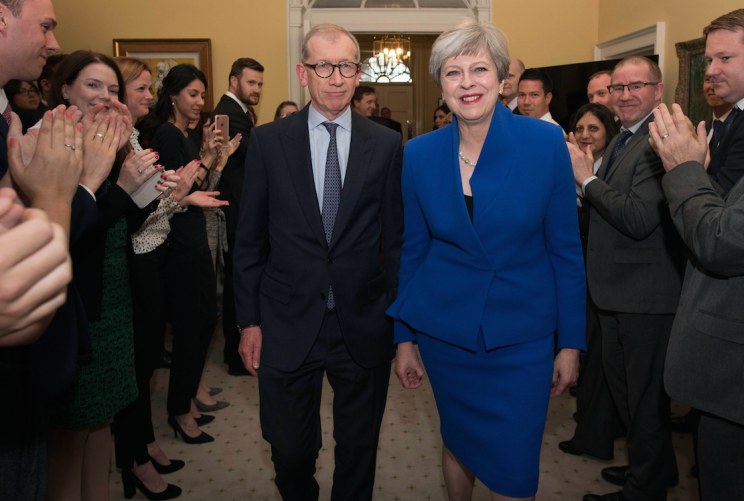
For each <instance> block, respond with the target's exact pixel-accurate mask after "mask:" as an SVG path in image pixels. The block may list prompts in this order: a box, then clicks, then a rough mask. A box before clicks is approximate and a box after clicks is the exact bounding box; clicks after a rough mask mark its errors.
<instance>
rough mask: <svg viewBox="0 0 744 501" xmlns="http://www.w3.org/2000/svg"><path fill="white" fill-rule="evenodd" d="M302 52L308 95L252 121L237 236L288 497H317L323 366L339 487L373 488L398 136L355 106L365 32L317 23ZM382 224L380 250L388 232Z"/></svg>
mask: <svg viewBox="0 0 744 501" xmlns="http://www.w3.org/2000/svg"><path fill="white" fill-rule="evenodd" d="M303 47H304V48H305V50H304V51H303V63H300V64H298V65H297V74H298V76H299V78H300V83H301V84H302V86H307V87H308V89H309V91H310V96H311V98H312V103H311V104H310V105H308V106H306V107H305V108H304V109H303V110H302V111H300V112H298V113H296V114H294V115H292V116H290V117H287V118H285V119H283V120H279V121H276V122H272V123H270V124H266V125H263V126H261V127H259V128H258V129H255V130H254V131H253V133H252V134H251V142H250V145H249V147H248V154H247V156H246V166H247V172H246V183H245V188H244V191H243V204H242V206H241V208H240V223H239V225H238V233H237V235H236V237H237V240H236V250H235V303H236V308H237V315H238V316H237V319H238V323H239V324H240V328H241V343H240V354H241V356H242V357H243V360H244V362H245V366H246V368H248V370H250V371H251V372H252V373H253V374H257V375H258V377H259V395H260V399H261V428H262V430H263V436H264V438H265V439H266V440H267V441H268V442H269V443H270V444H271V451H272V461H273V462H274V466H275V469H276V478H275V482H276V485H277V487H278V488H279V492H280V493H281V495H282V497H283V499H285V500H287V501H289V500H292V501H296V500H313V501H315V500H317V499H318V495H319V494H318V493H319V487H318V483H317V482H316V481H315V478H314V477H313V475H314V473H315V461H316V458H317V457H318V450H319V449H320V447H321V445H322V442H321V437H322V434H321V423H320V416H319V407H320V399H321V388H322V383H323V374H324V373H325V374H326V375H327V376H328V380H329V382H330V384H331V386H332V387H333V391H334V396H333V414H334V433H333V435H334V438H335V440H336V447H335V458H336V469H335V472H334V477H333V478H334V485H333V490H332V493H331V499H333V500H341V499H344V500H345V499H354V500H371V499H372V488H373V484H374V477H375V462H376V456H377V444H378V438H379V431H380V424H381V422H382V415H383V412H384V409H385V399H386V396H387V386H388V382H389V378H390V361H391V359H392V358H393V356H394V355H395V350H394V347H393V324H392V321H391V320H390V319H389V318H388V317H387V316H386V315H385V310H386V309H387V308H388V307H389V306H390V305H391V304H392V303H393V301H394V299H395V297H396V294H397V284H398V269H399V265H400V254H401V245H402V239H403V204H402V199H401V191H400V176H401V171H402V150H403V148H402V146H401V142H400V137H399V136H398V135H397V134H396V133H394V132H393V131H391V130H389V129H387V128H384V127H380V126H379V125H377V124H375V123H373V122H372V121H371V120H368V119H367V118H365V117H363V116H361V115H359V114H358V113H355V112H353V111H352V110H351V109H350V107H349V102H350V101H351V98H352V95H353V93H354V88H355V87H356V85H358V83H359V76H360V71H359V69H360V67H361V64H360V63H359V58H360V56H359V45H358V43H357V42H356V39H355V38H354V37H353V35H351V34H350V33H349V32H347V31H346V30H344V29H343V28H341V27H339V26H335V25H331V24H320V25H318V26H316V27H314V28H313V29H312V30H311V31H310V32H308V34H307V35H306V36H305V40H304V43H303ZM383 235H384V260H383V259H381V256H380V246H381V242H382V236H383Z"/></svg>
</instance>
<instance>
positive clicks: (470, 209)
mask: <svg viewBox="0 0 744 501" xmlns="http://www.w3.org/2000/svg"><path fill="white" fill-rule="evenodd" d="M465 206H466V207H467V208H468V214H469V215H470V222H471V223H472V222H473V196H472V195H465Z"/></svg>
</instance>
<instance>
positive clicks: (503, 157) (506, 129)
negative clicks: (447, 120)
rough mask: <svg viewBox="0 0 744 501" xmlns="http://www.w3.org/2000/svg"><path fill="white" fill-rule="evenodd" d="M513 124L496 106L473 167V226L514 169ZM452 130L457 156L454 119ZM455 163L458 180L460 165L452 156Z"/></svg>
mask: <svg viewBox="0 0 744 501" xmlns="http://www.w3.org/2000/svg"><path fill="white" fill-rule="evenodd" d="M513 121H514V118H513V115H512V114H511V113H509V112H508V111H507V110H506V108H504V106H501V105H497V106H496V109H495V110H494V112H493V118H492V119H491V125H490V127H489V128H488V134H487V136H486V140H485V142H484V143H483V149H481V153H480V156H479V157H478V163H477V164H476V166H475V171H474V172H473V176H472V177H471V178H470V187H471V189H472V191H473V220H474V221H475V222H477V221H478V216H480V215H482V214H483V213H484V212H485V211H486V209H487V208H488V206H489V205H490V204H491V203H492V202H493V200H494V199H495V198H496V196H497V195H498V194H499V192H500V191H501V188H502V187H503V186H504V183H505V182H506V178H507V177H508V176H509V172H510V171H511V169H512V167H513V165H514V160H515V154H514V153H515V151H514V144H516V143H517V141H516V139H515V137H514V125H513ZM452 129H453V132H454V134H455V140H456V144H455V147H456V149H455V152H458V151H459V148H460V142H459V132H458V130H457V126H456V124H455V122H454V119H453V127H452ZM455 160H456V166H457V174H458V179H459V174H460V163H459V161H457V153H455ZM460 187H461V185H460ZM463 203H464V202H463Z"/></svg>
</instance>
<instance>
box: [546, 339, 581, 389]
mask: <svg viewBox="0 0 744 501" xmlns="http://www.w3.org/2000/svg"><path fill="white" fill-rule="evenodd" d="M578 378H579V350H573V349H569V348H563V349H562V350H561V351H559V352H558V355H557V356H556V357H555V360H554V361H553V388H552V389H551V390H550V398H553V397H557V396H558V395H560V394H561V393H563V392H564V390H565V389H566V388H567V387H568V385H570V384H571V383H575V382H576V380H577V379H578Z"/></svg>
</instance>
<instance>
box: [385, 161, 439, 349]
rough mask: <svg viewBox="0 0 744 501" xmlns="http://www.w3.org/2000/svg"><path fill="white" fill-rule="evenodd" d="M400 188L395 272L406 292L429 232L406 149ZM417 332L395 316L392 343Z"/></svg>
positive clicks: (428, 242)
mask: <svg viewBox="0 0 744 501" xmlns="http://www.w3.org/2000/svg"><path fill="white" fill-rule="evenodd" d="M401 191H402V192H403V223H404V226H403V227H404V229H403V251H402V254H401V257H400V273H399V275H398V296H399V297H400V296H402V295H405V293H406V288H407V287H408V284H409V283H410V281H411V279H412V278H413V276H414V275H415V274H416V272H417V271H418V269H419V266H421V263H422V262H423V260H424V258H425V257H426V254H427V252H429V247H431V234H430V233H429V227H428V225H427V224H426V219H425V218H424V213H423V211H422V210H421V205H420V204H419V201H418V197H417V196H416V188H415V186H414V182H413V173H412V172H411V165H410V160H409V153H408V151H406V152H405V154H404V156H403V176H402V178H401ZM415 340H416V333H415V332H414V331H413V330H412V329H411V328H410V327H409V326H408V325H406V324H405V323H404V322H402V321H401V320H395V340H394V343H395V344H399V343H405V342H408V341H415Z"/></svg>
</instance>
